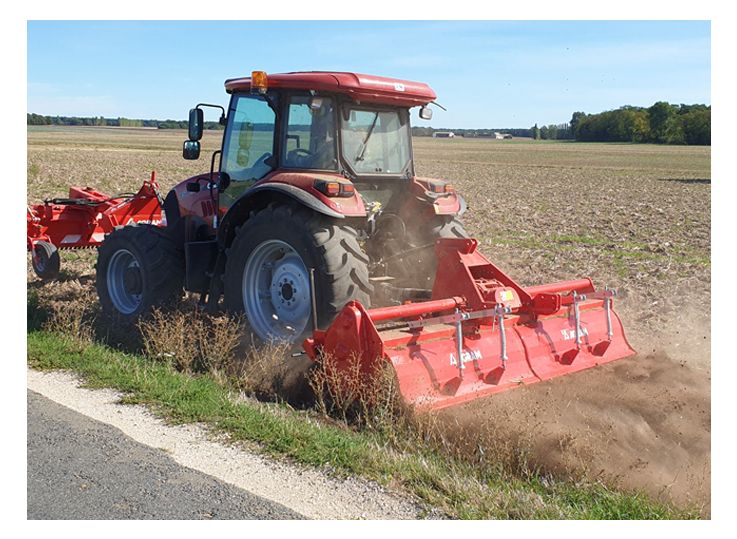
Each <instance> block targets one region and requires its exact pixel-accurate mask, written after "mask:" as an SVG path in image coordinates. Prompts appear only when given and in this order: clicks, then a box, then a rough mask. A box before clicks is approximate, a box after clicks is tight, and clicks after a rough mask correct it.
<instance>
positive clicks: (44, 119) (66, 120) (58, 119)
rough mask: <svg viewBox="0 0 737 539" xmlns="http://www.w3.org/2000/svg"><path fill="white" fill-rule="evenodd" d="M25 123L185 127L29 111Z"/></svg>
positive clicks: (184, 126) (209, 124)
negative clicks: (44, 114)
mask: <svg viewBox="0 0 737 539" xmlns="http://www.w3.org/2000/svg"><path fill="white" fill-rule="evenodd" d="M26 123H27V125H82V126H88V127H93V126H100V127H155V128H157V129H187V128H188V126H189V122H188V121H186V120H136V119H131V118H122V117H119V118H103V117H102V116H95V117H78V116H42V115H41V114H34V113H32V112H29V113H27V114H26ZM204 127H205V129H222V128H223V127H222V126H221V125H220V124H219V123H218V122H205V126H204Z"/></svg>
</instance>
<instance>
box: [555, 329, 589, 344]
mask: <svg viewBox="0 0 737 539" xmlns="http://www.w3.org/2000/svg"><path fill="white" fill-rule="evenodd" d="M560 332H561V334H562V335H563V340H564V341H572V340H574V339H575V338H576V330H575V329H561V330H560ZM579 334H580V335H581V337H586V336H588V334H589V330H588V329H586V328H581V331H580V332H579Z"/></svg>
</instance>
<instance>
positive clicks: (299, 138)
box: [282, 95, 338, 170]
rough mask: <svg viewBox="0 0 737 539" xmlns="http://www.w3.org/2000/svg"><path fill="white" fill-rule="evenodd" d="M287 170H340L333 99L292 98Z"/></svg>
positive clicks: (287, 127)
mask: <svg viewBox="0 0 737 539" xmlns="http://www.w3.org/2000/svg"><path fill="white" fill-rule="evenodd" d="M286 124H287V125H286V139H285V142H284V149H283V155H282V161H283V164H284V167H285V168H296V169H317V170H337V168H338V160H337V158H336V147H335V109H334V106H333V100H332V99H331V98H329V97H315V96H306V95H305V96H291V97H290V98H289V103H288V106H287V120H286Z"/></svg>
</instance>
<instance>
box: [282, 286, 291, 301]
mask: <svg viewBox="0 0 737 539" xmlns="http://www.w3.org/2000/svg"><path fill="white" fill-rule="evenodd" d="M292 296H294V289H293V288H292V285H291V284H290V283H284V284H283V285H282V286H281V297H283V298H284V299H285V300H287V301H289V300H290V299H292Z"/></svg>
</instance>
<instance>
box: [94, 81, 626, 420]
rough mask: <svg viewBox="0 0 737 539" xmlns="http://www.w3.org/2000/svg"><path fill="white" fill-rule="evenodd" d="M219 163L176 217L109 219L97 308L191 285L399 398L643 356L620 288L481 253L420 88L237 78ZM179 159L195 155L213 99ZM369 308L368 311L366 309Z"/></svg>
mask: <svg viewBox="0 0 737 539" xmlns="http://www.w3.org/2000/svg"><path fill="white" fill-rule="evenodd" d="M225 88H226V90H227V91H228V93H229V94H231V99H230V105H229V107H228V111H227V114H226V113H225V110H223V114H222V117H221V123H222V124H223V125H224V126H225V133H224V135H223V142H222V147H221V150H219V151H217V152H215V153H214V154H213V156H212V159H211V161H210V172H209V173H206V174H202V175H199V176H195V177H193V178H190V179H188V180H186V181H184V182H182V183H180V184H179V185H178V186H176V187H175V188H174V189H173V190H172V191H171V192H169V194H168V195H167V197H166V199H165V200H164V203H163V213H164V216H165V219H166V226H154V225H146V224H133V225H131V226H126V227H120V228H116V229H115V230H114V231H113V232H112V233H111V234H109V235H108V236H107V237H106V238H105V241H104V243H103V244H102V245H101V246H100V248H99V258H98V263H97V289H98V293H99V296H100V300H101V302H102V305H103V307H104V308H105V309H106V310H107V311H110V312H113V313H115V314H116V315H118V316H120V317H123V318H124V319H128V320H130V319H133V318H135V317H136V316H138V315H139V314H140V313H141V312H143V311H144V310H146V309H148V308H149V307H151V306H153V305H156V304H159V303H162V302H163V301H165V300H167V299H169V298H171V297H176V296H181V294H182V290H187V291H189V292H195V293H199V294H200V297H201V301H202V302H203V303H204V304H206V305H207V306H208V307H210V308H212V309H216V308H218V306H219V304H220V299H221V297H224V303H225V307H226V308H227V309H229V310H231V311H237V312H245V314H246V317H247V319H248V321H249V323H250V326H251V328H252V329H253V331H254V332H255V333H256V335H258V337H260V338H261V339H263V340H279V341H287V342H292V343H297V342H298V341H299V340H300V339H301V338H303V337H307V338H306V339H304V341H303V343H302V346H303V348H304V351H305V352H306V353H307V355H308V356H309V357H310V358H311V359H313V360H316V361H318V360H321V358H331V360H334V361H335V366H336V368H337V369H339V370H345V371H349V372H351V369H353V367H352V366H351V365H352V364H353V362H354V361H358V362H360V369H361V372H364V373H365V374H367V375H368V376H369V377H370V376H372V375H373V374H374V373H375V372H376V371H375V369H376V367H377V366H383V365H385V364H390V365H391V367H392V368H393V369H394V372H395V373H396V375H397V380H398V382H399V388H400V391H401V393H402V395H403V397H404V398H405V399H406V400H407V401H408V402H411V403H414V404H416V405H420V406H427V407H431V408H442V407H445V406H451V405H453V404H458V403H461V402H465V401H468V400H470V399H474V398H477V397H479V396H482V395H486V394H491V393H495V392H499V391H506V390H507V389H511V388H514V387H519V386H520V385H523V384H529V383H534V382H539V381H541V380H546V379H549V378H553V377H556V376H562V375H565V374H569V373H573V372H576V371H579V370H582V369H587V368H591V367H594V366H596V365H599V364H602V363H606V362H609V361H614V360H617V359H620V358H623V357H626V356H629V355H632V354H634V353H635V352H634V350H632V348H631V347H630V346H629V344H628V343H627V340H626V338H625V335H624V329H623V326H622V323H621V321H620V319H619V317H618V316H617V315H616V313H615V312H614V310H613V307H612V298H613V296H614V291H613V290H610V289H608V288H606V289H604V290H603V291H596V290H595V288H594V285H593V282H592V281H591V280H590V279H576V280H571V281H563V282H559V283H550V284H545V285H540V286H532V287H522V286H521V285H520V284H519V283H517V282H515V281H514V280H513V279H512V278H511V277H510V276H508V275H506V274H505V273H504V272H503V271H502V270H501V269H500V268H498V267H497V266H496V265H494V264H493V263H492V262H491V261H490V260H489V259H487V258H486V257H484V256H483V255H482V254H481V253H479V252H478V251H477V249H476V248H477V245H478V244H477V242H476V240H474V239H471V238H467V237H466V233H465V232H464V230H463V227H462V226H461V224H460V223H459V221H458V218H459V216H460V215H461V214H462V213H463V211H464V210H465V203H464V201H463V199H462V198H461V197H460V196H459V195H458V194H457V193H456V192H455V190H454V189H453V187H452V186H451V185H450V184H448V183H447V182H445V181H442V180H436V179H429V178H419V177H417V176H416V175H415V170H414V163H413V160H412V139H411V131H410V125H409V116H410V115H409V109H410V108H412V107H421V108H420V112H419V116H420V117H421V118H423V119H428V118H430V117H431V114H430V109H429V108H428V105H429V104H431V103H433V100H434V99H435V93H434V92H433V91H432V90H431V89H430V88H429V87H428V86H427V85H425V84H422V83H417V82H410V81H404V80H396V79H388V78H382V77H373V76H368V75H358V74H354V73H326V72H309V73H287V74H278V75H269V76H267V75H266V74H265V73H263V72H254V73H253V74H252V76H251V77H250V78H240V79H231V80H228V81H226V83H225ZM204 106H213V105H204V104H201V105H198V106H197V107H195V108H194V109H192V110H191V111H190V117H189V140H187V141H186V142H185V143H184V148H183V154H184V158H185V159H197V158H198V157H199V154H200V142H199V141H200V139H201V137H202V132H203V125H204V122H203V112H202V107H204ZM372 304H373V308H370V307H371V306H372Z"/></svg>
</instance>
